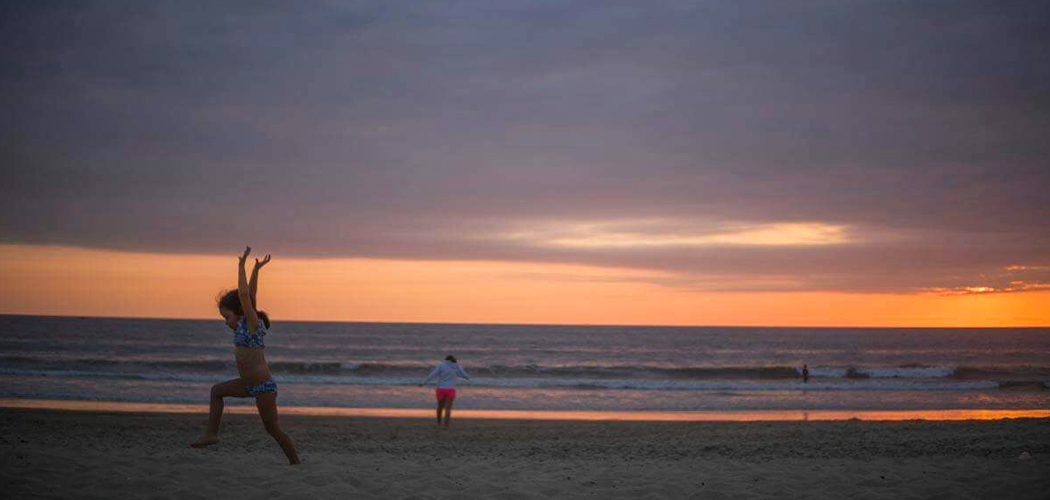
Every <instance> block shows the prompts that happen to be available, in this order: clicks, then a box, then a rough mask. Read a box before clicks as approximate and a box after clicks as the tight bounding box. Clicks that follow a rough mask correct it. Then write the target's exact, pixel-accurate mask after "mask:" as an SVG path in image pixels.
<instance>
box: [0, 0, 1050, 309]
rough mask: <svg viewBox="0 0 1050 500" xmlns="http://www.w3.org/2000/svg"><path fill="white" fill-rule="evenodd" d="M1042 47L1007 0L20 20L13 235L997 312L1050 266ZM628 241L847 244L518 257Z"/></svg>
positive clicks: (68, 15)
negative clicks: (1006, 294)
mask: <svg viewBox="0 0 1050 500" xmlns="http://www.w3.org/2000/svg"><path fill="white" fill-rule="evenodd" d="M1047 33H1050V9H1048V8H1047V7H1046V6H1045V5H1042V4H1040V3H1039V2H1010V1H1007V2H994V3H988V2H957V1H952V2H922V3H908V2H904V3H901V2H889V1H881V0H873V1H864V2H844V3H826V2H790V3H786V2H776V3H769V2H747V1H745V2H733V3H731V4H714V3H696V2H659V3H655V4H653V3H647V4H646V5H644V6H643V5H641V4H638V3H637V2H569V3H565V2H526V3H511V2H505V3H503V2H497V3H493V2H470V1H468V2H454V3H447V4H437V3H430V2H426V3H421V4H413V5H408V4H403V3H390V2H361V3H356V2H332V3H327V4H321V3H315V4H306V5H298V4H289V3H286V2H270V3H267V2H250V3H249V2H224V3H221V4H213V3H203V2H202V3H195V4H194V3H178V4H156V3H141V2H126V3H115V2H86V3H84V2H68V3H66V2H33V3H25V4H17V3H16V4H11V3H9V4H5V5H3V6H0V112H2V116H3V117H4V118H3V119H2V120H0V164H2V165H3V167H2V169H3V170H2V172H3V179H2V180H3V182H2V183H0V242H8V243H45V244H65V245H79V246H87V247H100V248H113V249H125V250H148V251H172V252H228V251H230V249H231V248H237V245H240V244H242V243H243V242H252V243H253V244H255V245H256V246H259V247H266V248H268V249H270V250H272V251H274V252H283V253H286V254H296V255H303V256H319V257H326V256H368V257H387V258H407V259H507V260H526V261H543V262H567V263H584V264H594V265H601V266H620V267H636V268H642V269H652V270H659V271H661V272H667V273H670V275H672V276H674V278H669V279H667V280H665V281H666V283H667V284H673V285H675V286H698V287H703V288H716V289H739V288H748V287H753V288H757V289H762V288H766V289H803V290H808V289H821V290H856V291H919V290H929V289H945V290H948V289H953V290H954V289H958V288H959V287H962V288H965V287H979V286H992V285H982V284H981V283H993V282H994V283H995V287H996V288H999V289H1005V288H1007V287H1008V285H1009V281H1010V280H1009V279H1008V278H1009V277H1008V276H1007V277H999V278H989V276H996V273H999V272H1000V271H1001V270H1002V269H1004V268H1006V267H1008V266H1016V265H1023V266H1028V267H1031V268H1039V267H1040V266H1047V265H1050V257H1048V256H1050V230H1048V229H1047V226H1046V220H1050V203H1048V201H1047V197H1046V194H1045V193H1046V190H1047V188H1048V187H1050V160H1048V158H1050V146H1048V145H1047V144H1048V143H1047V141H1046V140H1045V138H1046V137H1050V112H1048V111H1050V93H1047V92H1046V91H1045V89H1046V88H1048V87H1050V55H1048V54H1050V37H1048V36H1047ZM645 220H664V221H672V226H673V225H674V224H675V223H677V224H679V228H678V231H680V232H683V234H685V233H688V234H685V236H687V237H693V236H696V234H693V233H690V231H693V232H695V231H696V230H697V229H696V222H697V221H701V222H705V221H713V222H712V223H713V224H715V225H718V224H722V225H727V226H732V225H755V226H763V227H767V226H775V225H777V224H823V225H827V226H835V227H839V226H841V227H844V228H846V231H847V232H848V233H849V234H851V235H853V236H854V237H855V238H853V239H850V240H849V241H846V242H842V243H840V244H835V245H802V246H767V247H754V246H747V245H743V246H741V245H737V246H717V245H716V246H688V245H686V246H674V245H669V246H655V247H652V246H650V247H623V246H615V245H613V246H604V247H603V246H593V247H585V248H584V247H571V246H570V247H566V246H558V245H549V244H548V245H545V244H542V241H539V242H537V241H532V242H530V241H526V240H520V239H513V238H506V237H505V235H506V234H508V233H510V232H513V231H519V232H520V231H521V229H522V228H523V227H524V228H528V227H537V228H542V227H549V226H551V225H559V224H561V225H565V224H569V225H571V224H577V223H589V222H600V223H605V224H610V225H613V226H617V225H619V226H622V225H624V224H634V225H635V226H636V227H632V228H631V234H632V235H633V236H632V237H639V238H643V239H644V238H645V235H646V234H649V235H651V236H652V237H653V238H657V237H659V238H665V239H666V238H668V234H669V231H671V232H673V231H675V229H674V228H673V227H672V228H671V229H668V227H664V226H659V225H657V226H652V227H648V226H646V224H644V223H643V224H640V225H639V224H637V223H636V222H632V221H645ZM674 221H677V222H674ZM705 223H706V222H705ZM982 276H984V277H983V278H982ZM1045 278H1046V277H1045V276H1044V277H1038V276H1035V277H1032V276H1029V277H1028V279H1029V280H1032V282H1033V283H1039V282H1040V281H1039V280H1040V279H1045ZM982 280H983V281H982ZM1003 280H1007V281H1003ZM1012 281H1017V280H1012ZM718 283H722V285H718Z"/></svg>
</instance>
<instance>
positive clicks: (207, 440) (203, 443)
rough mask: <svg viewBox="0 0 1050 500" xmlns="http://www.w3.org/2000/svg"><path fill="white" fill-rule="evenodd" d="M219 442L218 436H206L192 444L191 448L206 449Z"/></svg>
mask: <svg viewBox="0 0 1050 500" xmlns="http://www.w3.org/2000/svg"><path fill="white" fill-rule="evenodd" d="M218 442H219V438H218V437H217V436H204V437H202V438H200V439H198V440H197V442H196V443H190V448H204V447H207V446H211V445H213V444H215V443H218Z"/></svg>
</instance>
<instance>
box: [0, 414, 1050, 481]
mask: <svg viewBox="0 0 1050 500" xmlns="http://www.w3.org/2000/svg"><path fill="white" fill-rule="evenodd" d="M204 422H205V416H204V415H195V414H190V415H187V414H163V413H152V414H146V413H102V412H97V413H96V412H67V411H53V410H14V409H5V410H0V451H2V453H0V457H2V458H0V460H2V466H0V470H2V472H0V475H2V476H0V477H2V483H3V490H4V493H5V495H4V496H6V497H9V498H74V497H75V498H156V499H161V498H259V499H263V498H266V499H270V498H377V499H427V498H433V499H441V498H458V499H484V498H493V499H527V498H624V499H628V498H630V499H634V498H668V499H670V498H698V499H699V498H703V499H708V498H710V499H718V498H916V499H933V498H938V499H949V498H951V499H954V498H1016V499H1025V498H1031V499H1041V500H1042V499H1047V498H1050V420H1047V419H1017V420H999V421H985V422H978V421H962V422H937V421H907V422H864V421H841V422H571V421H558V422H553V421H515V420H483V419H460V420H458V421H455V422H454V425H453V428H452V429H450V430H448V431H443V430H439V429H437V428H436V427H435V426H434V424H433V422H431V421H429V420H424V419H409V418H394V419H378V418H348V417H317V416H286V417H284V418H283V419H282V423H283V425H284V427H285V428H286V429H287V430H288V432H289V434H291V436H292V437H293V438H294V439H295V441H296V442H297V444H298V446H299V448H300V452H301V455H302V457H303V460H304V464H303V465H302V466H299V467H289V466H287V465H284V458H283V456H282V455H281V452H280V450H279V449H278V447H277V446H276V444H274V443H273V442H272V441H271V439H270V438H269V436H267V435H266V434H265V433H264V432H263V430H262V427H261V425H260V424H259V421H258V417H256V416H253V415H244V414H232V415H227V416H226V417H225V420H224V422H223V431H224V432H223V435H222V442H220V443H219V444H218V445H216V446H213V447H211V448H209V449H206V450H194V449H190V448H187V447H186V444H187V443H189V442H190V441H191V440H193V439H194V438H195V437H197V435H198V434H199V433H200V430H201V428H202V427H203V425H204ZM1022 452H1027V453H1028V454H1029V455H1030V456H1031V458H1028V459H1020V458H1019V456H1020V455H1021V454H1022Z"/></svg>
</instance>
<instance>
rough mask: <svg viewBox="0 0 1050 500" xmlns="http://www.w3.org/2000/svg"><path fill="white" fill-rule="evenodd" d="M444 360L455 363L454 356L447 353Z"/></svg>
mask: <svg viewBox="0 0 1050 500" xmlns="http://www.w3.org/2000/svg"><path fill="white" fill-rule="evenodd" d="M445 361H451V362H453V363H456V357H455V356H453V355H451V354H449V355H448V356H445Z"/></svg>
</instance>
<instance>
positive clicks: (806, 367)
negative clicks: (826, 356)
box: [802, 365, 809, 384]
mask: <svg viewBox="0 0 1050 500" xmlns="http://www.w3.org/2000/svg"><path fill="white" fill-rule="evenodd" d="M808 382H809V365H802V383H803V384H805V383H808Z"/></svg>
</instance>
